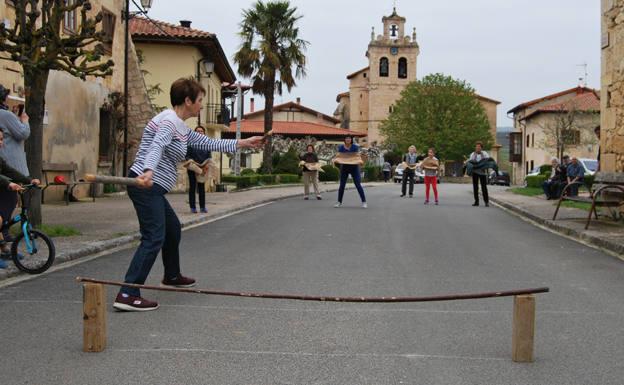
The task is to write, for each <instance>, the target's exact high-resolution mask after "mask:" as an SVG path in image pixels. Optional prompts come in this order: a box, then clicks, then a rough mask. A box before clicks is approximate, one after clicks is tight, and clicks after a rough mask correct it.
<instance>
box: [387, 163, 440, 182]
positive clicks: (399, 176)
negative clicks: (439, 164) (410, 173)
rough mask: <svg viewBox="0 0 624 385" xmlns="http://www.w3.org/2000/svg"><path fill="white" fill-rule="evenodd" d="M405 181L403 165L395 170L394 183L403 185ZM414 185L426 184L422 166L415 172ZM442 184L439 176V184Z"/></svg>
mask: <svg viewBox="0 0 624 385" xmlns="http://www.w3.org/2000/svg"><path fill="white" fill-rule="evenodd" d="M402 181H403V164H402V163H401V164H399V165H398V166H396V168H395V169H394V183H401V182H402ZM414 183H425V173H424V171H423V170H422V168H420V166H418V167H416V170H414ZM439 183H440V176H438V184H439Z"/></svg>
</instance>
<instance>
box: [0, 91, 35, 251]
mask: <svg viewBox="0 0 624 385" xmlns="http://www.w3.org/2000/svg"><path fill="white" fill-rule="evenodd" d="M9 94H10V91H9V90H8V89H6V88H4V86H2V85H0V130H2V131H3V132H4V146H3V147H2V148H0V157H1V158H2V159H4V160H5V161H6V163H7V165H9V166H10V167H12V168H14V169H15V170H17V171H18V172H19V173H20V174H22V175H30V173H29V172H28V165H27V163H26V153H25V152H24V141H26V139H28V137H29V136H30V125H29V124H28V115H27V114H26V112H24V111H22V114H21V115H20V116H19V117H18V116H16V115H15V114H14V113H13V112H11V111H9V107H8V106H7V104H6V100H7V97H8V96H9ZM16 206H17V192H15V191H11V190H7V189H2V191H0V216H2V217H3V218H10V217H11V215H12V214H13V210H15V207H16ZM3 234H4V239H5V241H6V242H12V241H13V238H12V237H11V236H10V234H9V230H8V229H6V230H5V231H4V232H3Z"/></svg>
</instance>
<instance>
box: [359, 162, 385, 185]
mask: <svg viewBox="0 0 624 385" xmlns="http://www.w3.org/2000/svg"><path fill="white" fill-rule="evenodd" d="M363 171H364V180H365V181H367V182H374V181H377V180H380V179H381V175H382V172H381V167H380V166H375V165H372V164H367V165H365V166H364V167H363Z"/></svg>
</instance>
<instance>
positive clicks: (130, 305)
mask: <svg viewBox="0 0 624 385" xmlns="http://www.w3.org/2000/svg"><path fill="white" fill-rule="evenodd" d="M113 308H115V309H116V310H119V311H150V310H156V309H158V302H154V301H150V300H147V299H145V298H141V297H135V296H132V295H128V294H125V293H119V294H117V298H115V303H113Z"/></svg>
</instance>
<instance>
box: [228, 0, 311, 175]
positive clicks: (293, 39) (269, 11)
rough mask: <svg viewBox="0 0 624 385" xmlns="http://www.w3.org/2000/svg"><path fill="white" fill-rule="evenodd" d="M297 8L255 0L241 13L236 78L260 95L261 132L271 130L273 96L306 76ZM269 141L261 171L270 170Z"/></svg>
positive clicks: (286, 4)
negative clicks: (262, 109)
mask: <svg viewBox="0 0 624 385" xmlns="http://www.w3.org/2000/svg"><path fill="white" fill-rule="evenodd" d="M296 12H297V7H291V6H290V2H289V1H288V0H281V1H269V2H267V3H263V2H262V1H261V0H258V1H257V2H256V3H255V4H254V5H253V6H252V7H251V8H250V9H248V10H244V11H243V21H242V22H241V23H240V32H239V35H240V37H241V40H242V43H241V46H240V48H239V50H238V52H236V54H235V55H234V62H235V63H236V64H238V73H239V75H241V76H243V77H245V78H250V79H251V81H252V91H253V93H254V94H260V95H263V96H264V100H265V106H264V132H265V133H268V132H269V131H271V130H272V128H273V104H274V99H275V98H274V95H275V92H277V93H278V94H279V95H282V91H283V87H284V86H286V89H287V90H288V91H289V92H290V90H292V88H293V87H295V86H296V85H297V83H296V81H295V79H301V78H303V77H305V75H306V57H305V55H304V52H305V50H306V48H307V46H308V42H307V41H305V40H303V39H301V38H299V28H298V27H297V25H296V24H297V22H298V21H299V19H301V17H302V16H300V15H296V14H295V13H296ZM272 150H273V148H272V141H271V138H270V137H269V140H267V143H266V144H265V146H264V153H263V157H262V160H263V162H262V164H263V168H264V170H263V171H264V172H268V173H270V172H271V171H272V166H271V158H272Z"/></svg>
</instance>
